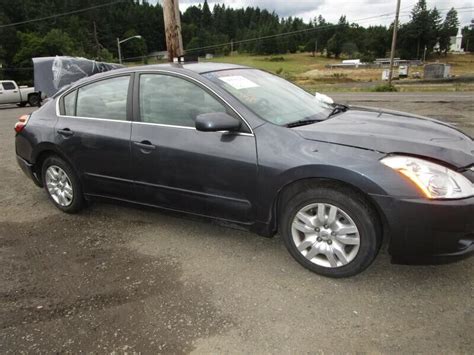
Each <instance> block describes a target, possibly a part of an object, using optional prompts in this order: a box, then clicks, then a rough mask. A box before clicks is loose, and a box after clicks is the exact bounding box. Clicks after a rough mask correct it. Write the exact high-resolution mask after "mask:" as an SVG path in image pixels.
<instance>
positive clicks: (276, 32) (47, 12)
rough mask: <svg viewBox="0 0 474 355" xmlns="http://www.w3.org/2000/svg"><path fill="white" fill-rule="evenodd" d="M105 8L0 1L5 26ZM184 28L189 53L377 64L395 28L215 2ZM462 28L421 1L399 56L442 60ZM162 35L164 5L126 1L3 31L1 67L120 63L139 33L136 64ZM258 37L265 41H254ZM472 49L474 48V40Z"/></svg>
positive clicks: (81, 1)
mask: <svg viewBox="0 0 474 355" xmlns="http://www.w3.org/2000/svg"><path fill="white" fill-rule="evenodd" d="M101 4H104V1H100V0H42V1H37V0H17V1H14V2H13V1H11V0H0V26H1V25H8V24H12V23H17V22H22V21H28V20H30V19H37V18H42V17H48V16H52V15H55V14H59V13H64V12H70V11H76V10H80V9H83V8H87V7H91V6H95V5H101ZM181 22H182V36H183V43H184V46H185V50H186V51H187V53H190V54H194V55H203V54H205V53H215V54H227V53H229V52H230V51H231V50H232V49H233V50H235V51H239V52H245V53H250V54H269V55H272V54H281V53H288V52H290V53H294V52H297V51H316V50H317V51H318V52H322V53H324V54H325V55H327V56H334V57H340V56H341V55H346V56H351V57H358V58H361V59H363V60H373V59H375V58H376V57H385V56H386V55H387V53H388V51H389V50H390V42H391V32H392V28H391V26H389V27H386V26H368V27H363V26H361V25H358V24H356V23H349V21H347V19H346V17H345V16H344V15H343V16H341V18H340V19H339V21H338V22H337V23H330V22H328V21H326V20H325V19H324V17H323V16H322V15H320V16H318V17H316V18H314V19H312V20H311V21H310V22H309V23H305V22H304V21H303V20H302V19H300V18H297V17H288V18H280V17H279V16H278V15H277V14H276V13H275V12H270V11H268V10H266V9H260V8H258V7H247V8H241V9H234V8H231V7H228V6H225V5H221V4H217V5H215V6H214V7H213V8H212V9H211V8H210V6H209V4H208V3H207V1H206V0H205V1H204V2H203V3H202V4H201V5H198V6H190V7H188V8H187V9H186V11H184V12H183V13H182V14H181ZM458 26H459V20H458V16H457V12H456V10H455V9H454V8H452V9H451V10H450V11H449V12H448V13H447V15H446V16H445V17H444V18H443V17H442V16H441V14H440V11H438V10H437V9H436V8H433V9H429V8H428V7H427V4H426V0H419V1H418V3H417V4H416V5H415V6H414V8H413V9H412V10H411V16H410V20H409V21H408V22H406V23H403V24H402V25H401V26H400V29H399V36H398V44H397V48H398V53H397V55H398V56H400V57H402V58H406V59H414V58H422V57H423V55H424V54H425V52H426V54H427V55H430V54H432V53H435V49H436V51H437V52H438V54H443V53H446V52H447V51H448V49H449V45H450V37H451V36H454V35H456V33H457V28H458ZM163 32H164V21H163V9H162V7H161V5H160V4H159V3H157V4H150V3H148V2H147V1H146V0H124V1H122V2H120V3H116V4H113V5H111V6H104V7H99V8H94V9H91V10H88V11H85V12H80V13H74V14H71V15H68V16H61V17H54V18H51V19H47V20H43V21H34V22H27V23H24V24H21V25H16V26H9V27H0V63H1V64H2V67H3V73H4V74H5V73H9V72H8V70H9V69H8V68H12V69H11V70H12V71H11V72H10V73H9V74H10V75H14V76H17V77H18V76H21V68H29V67H31V65H32V63H31V58H32V57H36V56H54V55H71V56H83V57H87V58H91V59H96V60H101V61H110V62H113V61H117V47H116V38H117V37H119V38H121V39H123V38H127V37H130V36H134V35H137V34H140V35H141V36H142V37H143V40H131V41H129V42H127V43H124V45H123V46H122V55H123V57H124V58H134V60H135V61H136V58H137V57H142V56H146V55H147V54H148V53H150V52H152V51H163V50H165V49H166V43H165V36H164V33H163ZM463 32H464V36H465V39H466V40H472V39H474V38H473V37H474V30H473V29H472V28H468V27H466V28H464V29H463ZM288 33H291V34H288ZM256 38H261V39H260V40H253V39H256ZM231 42H233V43H234V45H232V44H231ZM437 43H439V46H437ZM471 43H472V45H473V46H474V41H472V42H471ZM232 47H233V48H232ZM144 58H146V57H144ZM145 61H146V59H145ZM19 70H20V71H19Z"/></svg>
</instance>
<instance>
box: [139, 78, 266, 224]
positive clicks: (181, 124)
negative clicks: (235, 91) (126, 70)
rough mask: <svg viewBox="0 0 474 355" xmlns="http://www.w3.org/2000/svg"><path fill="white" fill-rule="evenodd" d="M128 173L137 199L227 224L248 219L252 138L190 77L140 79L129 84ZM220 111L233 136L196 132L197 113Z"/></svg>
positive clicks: (251, 198) (253, 153)
mask: <svg viewBox="0 0 474 355" xmlns="http://www.w3.org/2000/svg"><path fill="white" fill-rule="evenodd" d="M135 87H136V90H135V93H136V96H135V97H134V108H136V110H135V112H134V118H135V119H136V122H133V124H132V137H131V141H132V166H133V172H134V174H135V175H134V179H135V184H136V187H135V191H136V192H137V199H139V200H140V201H142V202H145V203H148V204H152V205H158V206H161V207H165V208H170V209H174V210H180V211H186V212H191V213H195V214H199V215H206V216H212V217H217V218H222V219H226V220H231V221H238V222H250V221H252V220H253V218H254V200H255V185H256V184H255V183H256V175H257V157H256V147H255V137H254V135H253V134H252V132H251V130H250V128H249V127H248V126H247V125H246V123H245V122H244V121H243V120H242V119H241V118H240V117H239V116H238V115H237V114H236V112H234V111H233V110H232V109H231V108H230V107H229V106H228V105H227V104H226V103H224V102H223V101H222V100H221V99H220V98H218V97H216V96H215V95H214V94H213V93H212V92H210V91H209V90H208V89H207V88H205V87H203V86H202V85H200V84H199V83H198V82H196V81H194V80H192V79H191V78H187V77H182V76H179V75H177V74H165V73H162V74H157V73H149V74H147V73H142V74H137V78H136V81H135ZM210 112H227V113H229V114H230V115H233V116H234V117H236V118H237V119H239V120H241V121H242V126H241V127H242V129H241V131H240V132H232V133H229V132H200V131H197V130H196V129H195V118H196V116H197V115H199V114H201V113H210Z"/></svg>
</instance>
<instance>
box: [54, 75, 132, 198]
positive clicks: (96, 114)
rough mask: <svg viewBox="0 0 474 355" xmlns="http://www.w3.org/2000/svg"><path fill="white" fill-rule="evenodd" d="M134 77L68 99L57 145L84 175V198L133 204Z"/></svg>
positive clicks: (63, 105)
mask: <svg viewBox="0 0 474 355" xmlns="http://www.w3.org/2000/svg"><path fill="white" fill-rule="evenodd" d="M132 86H133V76H131V75H120V76H114V77H108V78H105V79H102V80H99V81H95V82H93V83H90V84H86V85H83V86H81V87H79V88H78V89H75V90H74V91H72V92H69V93H67V94H66V95H64V96H63V97H62V98H61V100H60V111H61V112H60V113H61V114H60V115H59V118H58V121H57V124H56V128H55V129H56V133H57V135H56V140H57V144H58V146H59V147H60V149H61V150H62V151H63V153H64V154H65V155H66V157H67V158H68V159H69V160H70V161H71V162H72V164H73V165H74V167H75V168H76V170H77V171H78V172H79V174H80V175H81V180H82V183H83V186H84V193H85V194H89V195H95V196H106V197H114V198H121V199H133V195H132V185H133V183H132V176H131V171H130V133H131V121H130V116H131V96H129V92H130V91H131V87H132Z"/></svg>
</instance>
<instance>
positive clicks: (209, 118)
mask: <svg viewBox="0 0 474 355" xmlns="http://www.w3.org/2000/svg"><path fill="white" fill-rule="evenodd" d="M240 125H241V123H240V121H239V120H237V119H235V118H234V117H232V116H230V115H228V114H227V113H225V112H212V113H203V114H201V115H197V117H196V129H197V130H198V131H203V132H218V131H236V130H238V129H239V128H240Z"/></svg>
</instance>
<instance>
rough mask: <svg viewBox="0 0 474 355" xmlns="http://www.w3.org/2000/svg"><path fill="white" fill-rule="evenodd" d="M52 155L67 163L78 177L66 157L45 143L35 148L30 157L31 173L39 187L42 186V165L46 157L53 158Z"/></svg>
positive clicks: (50, 144)
mask: <svg viewBox="0 0 474 355" xmlns="http://www.w3.org/2000/svg"><path fill="white" fill-rule="evenodd" d="M53 155H54V156H57V157H59V158H61V159H63V160H64V161H65V162H66V163H68V164H69V165H70V166H71V168H72V169H73V170H74V172H75V173H76V175H77V176H78V177H79V174H78V172H77V170H76V168H75V167H74V165H73V164H72V163H71V161H70V160H69V159H68V158H67V157H66V155H65V154H63V153H62V152H61V151H60V150H59V149H58V148H57V147H56V146H55V145H54V144H53V143H49V142H45V143H42V144H39V145H38V146H37V148H36V149H35V151H34V152H33V156H32V163H33V172H34V174H35V176H36V179H37V180H38V183H39V184H40V186H41V187H42V186H43V176H42V168H43V163H44V162H45V160H46V159H47V158H48V157H50V156H53Z"/></svg>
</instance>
